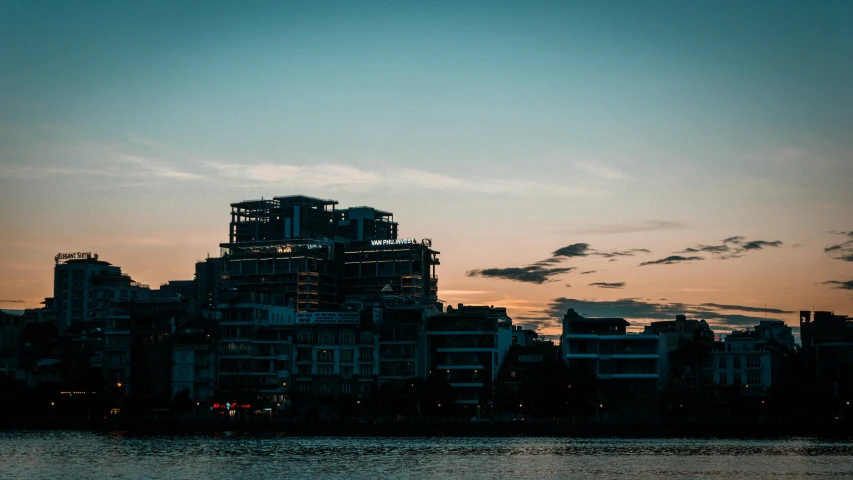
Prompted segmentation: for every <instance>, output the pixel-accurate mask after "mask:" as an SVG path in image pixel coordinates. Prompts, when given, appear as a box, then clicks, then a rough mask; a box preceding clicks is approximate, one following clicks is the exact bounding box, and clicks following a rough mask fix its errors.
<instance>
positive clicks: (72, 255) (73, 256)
mask: <svg viewBox="0 0 853 480" xmlns="http://www.w3.org/2000/svg"><path fill="white" fill-rule="evenodd" d="M89 258H94V259H95V260H97V259H98V254H97V253H96V254H94V255H92V252H68V253H57V254H56V256H55V257H53V260H54V261H55V262H56V263H65V262H67V261H69V260H83V259H89Z"/></svg>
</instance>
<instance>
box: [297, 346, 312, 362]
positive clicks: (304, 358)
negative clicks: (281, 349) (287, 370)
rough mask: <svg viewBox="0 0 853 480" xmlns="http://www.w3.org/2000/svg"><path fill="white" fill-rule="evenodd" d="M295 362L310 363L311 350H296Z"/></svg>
mask: <svg viewBox="0 0 853 480" xmlns="http://www.w3.org/2000/svg"><path fill="white" fill-rule="evenodd" d="M296 361H297V362H310V361H311V348H309V347H299V348H297V349H296Z"/></svg>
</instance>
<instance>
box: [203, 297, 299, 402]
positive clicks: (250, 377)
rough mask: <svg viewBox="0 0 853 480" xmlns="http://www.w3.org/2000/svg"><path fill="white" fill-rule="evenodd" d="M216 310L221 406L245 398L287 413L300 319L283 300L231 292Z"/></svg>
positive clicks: (217, 400)
mask: <svg viewBox="0 0 853 480" xmlns="http://www.w3.org/2000/svg"><path fill="white" fill-rule="evenodd" d="M227 293H228V298H227V300H228V301H227V302H224V303H220V304H219V306H218V308H217V318H218V321H219V349H218V353H219V355H218V357H219V366H218V376H219V383H218V386H219V391H220V392H221V394H222V395H223V398H216V399H215V400H216V402H217V403H221V404H225V403H226V402H233V400H235V399H237V398H235V397H241V396H245V395H250V396H251V397H252V398H245V399H244V400H248V401H250V402H255V403H257V402H260V403H263V404H265V405H264V406H265V407H266V408H272V407H282V408H284V407H286V405H285V404H286V402H287V401H288V395H287V394H288V392H289V391H290V382H291V377H292V375H291V373H292V365H293V364H292V358H293V357H292V355H293V347H294V342H295V339H294V329H295V314H296V311H295V310H294V308H293V307H291V306H287V305H284V302H285V300H284V296H283V295H281V294H274V293H269V292H257V291H236V290H234V291H229V292H227Z"/></svg>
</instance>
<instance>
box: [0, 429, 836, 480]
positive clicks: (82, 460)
mask: <svg viewBox="0 0 853 480" xmlns="http://www.w3.org/2000/svg"><path fill="white" fill-rule="evenodd" d="M850 475H853V442H851V441H828V440H821V439H811V438H790V439H777V440H735V439H576V438H575V439H572V438H531V437H525V438H363V437H359V438H351V437H350V438H344V437H340V438H328V437H284V436H275V435H238V434H231V433H229V432H224V433H220V434H216V435H198V436H135V435H128V434H124V433H121V432H113V433H89V432H59V431H46V432H37V431H10V432H0V478H370V479H376V478H426V477H432V478H463V479H465V478H519V477H525V478H614V477H634V478H635V479H642V478H664V479H670V478H769V477H774V478H776V477H779V476H782V477H786V478H802V477H808V478H841V477H847V476H850Z"/></svg>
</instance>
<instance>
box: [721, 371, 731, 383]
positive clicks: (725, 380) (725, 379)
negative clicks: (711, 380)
mask: <svg viewBox="0 0 853 480" xmlns="http://www.w3.org/2000/svg"><path fill="white" fill-rule="evenodd" d="M727 380H728V379H727V378H726V374H725V373H721V374H720V385H728V384H729V382H728V381H727Z"/></svg>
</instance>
